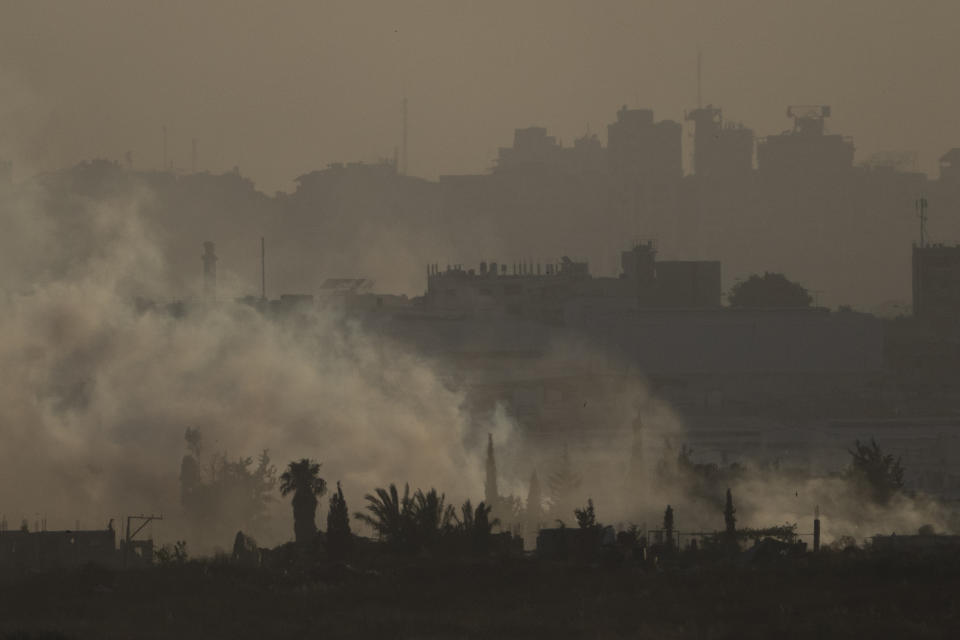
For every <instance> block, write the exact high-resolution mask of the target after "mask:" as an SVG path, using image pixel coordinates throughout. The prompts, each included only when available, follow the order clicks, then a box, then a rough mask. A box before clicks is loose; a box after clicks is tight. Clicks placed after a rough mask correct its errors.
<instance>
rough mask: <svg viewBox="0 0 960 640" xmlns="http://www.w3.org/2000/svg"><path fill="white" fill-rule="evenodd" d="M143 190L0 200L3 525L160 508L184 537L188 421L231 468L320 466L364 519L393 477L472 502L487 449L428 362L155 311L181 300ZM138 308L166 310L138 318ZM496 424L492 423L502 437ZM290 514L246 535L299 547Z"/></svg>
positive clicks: (227, 316) (169, 526) (229, 316)
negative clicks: (59, 203)
mask: <svg viewBox="0 0 960 640" xmlns="http://www.w3.org/2000/svg"><path fill="white" fill-rule="evenodd" d="M149 197H150V195H149V193H147V192H138V193H133V194H130V195H128V196H126V197H124V198H114V199H111V200H108V201H102V200H101V201H94V200H82V199H77V200H74V201H72V202H70V205H69V206H68V207H66V208H65V209H66V210H60V209H58V210H56V211H55V212H54V211H52V210H50V209H49V208H48V207H47V206H46V204H47V203H46V202H45V199H44V194H43V193H42V192H40V191H36V192H32V193H30V194H29V195H25V194H24V193H21V192H18V193H17V194H16V195H15V194H14V193H13V192H12V191H11V192H10V193H8V194H6V195H5V196H4V199H3V204H2V206H3V215H4V219H5V220H6V221H7V224H6V227H7V230H8V231H7V233H6V234H5V235H4V237H3V247H2V250H0V255H2V256H3V258H2V259H3V264H2V266H3V280H2V283H3V291H4V298H3V305H2V308H0V336H2V339H0V363H2V368H0V370H2V371H3V374H2V375H3V381H2V384H0V425H2V435H3V442H4V445H3V448H2V449H0V469H3V482H2V488H0V512H2V513H3V514H4V516H5V518H6V519H7V521H8V526H16V525H17V524H18V523H19V521H20V518H26V519H28V520H29V521H30V523H31V526H32V524H33V521H34V519H35V518H38V517H39V518H44V517H46V518H47V519H48V522H47V526H48V528H69V527H72V526H73V525H74V522H75V520H80V522H81V526H86V527H101V526H104V525H106V523H107V520H108V519H109V518H119V517H121V516H123V515H124V514H130V513H141V512H164V514H165V515H166V516H167V517H166V519H165V521H164V523H163V524H162V525H160V531H161V532H162V535H163V537H166V538H167V539H169V538H170V537H172V536H176V535H178V534H179V533H181V531H182V530H183V529H182V525H183V523H182V522H178V515H177V514H178V513H179V505H178V501H179V489H178V477H177V474H178V472H179V464H180V458H181V456H182V455H183V452H184V431H185V429H186V428H187V427H191V428H199V429H200V430H201V432H202V433H203V436H204V440H205V443H206V445H205V446H206V448H207V450H208V451H211V450H216V451H223V452H226V453H227V454H228V455H230V456H232V457H235V456H240V455H244V456H246V455H256V454H257V453H258V452H259V451H260V450H262V449H264V448H267V449H269V450H270V453H271V457H272V458H273V460H274V461H275V463H277V464H278V466H281V467H282V466H283V465H285V464H286V462H287V461H289V460H292V459H295V458H300V457H310V458H314V459H317V460H320V461H321V462H322V463H323V469H322V472H323V475H324V477H326V478H327V479H328V481H331V482H333V481H336V480H341V481H342V482H343V485H344V488H345V491H346V492H347V494H348V500H350V501H351V502H352V507H353V508H354V509H359V508H360V506H361V504H360V498H361V496H362V494H363V493H364V492H367V491H370V490H371V489H372V488H373V487H375V486H383V485H385V484H386V483H389V482H392V481H395V482H399V483H403V482H405V481H409V482H410V483H411V485H412V486H414V487H417V486H423V487H429V486H437V487H438V488H440V489H441V490H444V491H446V492H448V494H449V495H451V496H456V497H457V498H459V499H463V498H466V497H468V496H476V495H477V492H478V490H479V489H480V488H481V487H482V478H481V476H480V470H481V469H482V465H481V462H482V460H481V459H480V458H479V457H478V452H482V450H480V449H474V448H473V447H472V446H468V444H467V443H468V442H472V440H471V439H470V438H469V437H468V436H469V434H468V417H467V416H466V415H465V413H464V412H463V411H462V409H461V405H462V401H463V398H462V395H461V394H460V393H459V392H457V391H455V390H453V389H451V388H449V387H448V385H447V384H445V382H444V380H443V379H441V378H440V377H439V376H438V375H437V374H436V373H435V372H434V370H433V369H432V368H431V366H430V364H429V363H427V362H426V361H424V360H422V359H420V358H418V357H415V356H414V355H412V354H410V353H408V352H405V351H403V350H401V349H399V348H397V347H395V346H393V345H391V344H389V343H387V342H385V341H382V340H379V339H376V338H373V337H371V336H369V335H365V334H364V333H363V332H362V331H361V330H360V329H359V328H358V327H356V326H354V325H352V324H351V323H350V322H348V321H346V320H345V319H343V318H340V317H337V316H335V315H325V314H317V315H315V316H314V317H311V318H309V320H308V321H301V322H296V321H291V322H275V321H272V320H269V319H266V318H264V317H263V316H262V315H261V314H260V313H259V312H257V311H256V310H254V309H252V308H249V307H246V306H243V305H237V304H233V303H224V304H220V305H216V306H209V307H206V308H203V307H200V306H196V307H191V308H190V309H189V311H188V313H186V315H185V316H184V317H180V318H177V317H174V316H173V315H171V314H169V313H167V312H166V311H165V310H164V307H163V304H162V303H163V302H164V301H167V300H169V299H170V298H171V297H172V295H173V294H174V293H175V292H173V291H170V290H169V289H167V288H166V285H165V270H166V265H165V264H164V261H163V258H162V256H161V254H160V252H159V251H158V250H157V248H156V246H157V244H156V242H155V241H154V237H153V236H152V234H151V228H150V225H149V224H148V223H147V222H146V221H145V220H144V219H143V218H142V217H141V216H140V215H139V211H140V209H141V206H142V204H143V202H144V201H145V200H147V199H149ZM61 209H63V208H62V207H61ZM198 256H199V244H198ZM198 265H199V260H198ZM138 297H139V298H141V299H149V300H153V301H159V302H160V303H161V304H160V305H159V306H158V307H156V308H154V309H153V310H145V309H144V307H145V305H144V304H143V303H142V301H141V302H139V303H138V302H137V299H138ZM497 419H498V420H500V421H501V423H502V424H500V425H493V426H491V427H490V428H495V429H496V430H497V432H498V434H504V433H507V432H509V431H510V429H511V427H510V425H509V421H507V420H506V418H505V417H503V415H502V414H501V415H500V417H499V418H497ZM278 497H279V496H278ZM325 502H326V501H325V500H324V501H323V504H324V505H325ZM288 511H289V506H288V505H287V504H286V503H285V502H284V503H282V504H281V503H277V504H276V505H275V508H274V515H275V516H276V517H274V518H271V520H270V522H271V524H270V526H269V527H268V528H267V529H266V530H264V531H257V532H253V533H255V534H257V535H260V536H262V538H263V540H262V541H263V542H278V541H282V540H284V539H287V538H289V537H290V535H291V534H290V532H289V531H287V529H289V513H288ZM322 513H323V511H321V515H322ZM203 542H204V543H207V544H209V543H219V544H221V545H222V546H226V545H228V544H229V542H230V541H229V540H222V541H203Z"/></svg>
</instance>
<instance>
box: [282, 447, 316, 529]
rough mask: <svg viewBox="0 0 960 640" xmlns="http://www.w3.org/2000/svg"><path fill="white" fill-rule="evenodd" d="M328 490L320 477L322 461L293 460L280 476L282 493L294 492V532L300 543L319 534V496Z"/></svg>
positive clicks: (292, 502) (292, 501)
mask: <svg viewBox="0 0 960 640" xmlns="http://www.w3.org/2000/svg"><path fill="white" fill-rule="evenodd" d="M326 490H327V482H326V481H325V480H324V479H323V478H321V477H320V463H319V462H314V461H312V460H310V459H308V458H303V459H301V460H300V461H299V462H291V463H290V464H289V465H287V470H286V471H284V472H283V474H282V475H281V476H280V493H281V494H283V495H284V496H286V495H288V494H290V493H292V494H293V499H292V500H291V504H292V505H293V533H294V536H295V537H296V541H297V543H298V544H303V543H307V542H309V541H310V540H312V539H313V538H314V536H316V534H317V522H316V515H317V496H322V495H323V494H324V493H325V492H326Z"/></svg>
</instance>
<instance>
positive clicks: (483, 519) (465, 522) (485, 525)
mask: <svg viewBox="0 0 960 640" xmlns="http://www.w3.org/2000/svg"><path fill="white" fill-rule="evenodd" d="M491 510H492V507H491V506H489V505H487V504H486V503H484V502H481V503H480V504H478V505H477V508H476V510H474V508H473V505H471V504H470V501H469V500H467V501H466V502H464V503H463V506H461V507H460V512H461V514H462V516H461V517H459V518H458V517H457V516H456V514H452V521H453V523H454V525H455V527H456V530H457V531H459V533H460V534H462V535H464V536H466V538H467V539H468V540H469V541H470V544H471V545H472V546H473V549H474V551H477V552H480V553H485V552H486V551H487V550H488V549H489V547H490V534H491V532H492V530H493V528H494V527H495V526H497V525H498V524H500V520H499V519H497V518H492V519H491V518H490V511H491Z"/></svg>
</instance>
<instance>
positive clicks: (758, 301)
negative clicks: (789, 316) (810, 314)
mask: <svg viewBox="0 0 960 640" xmlns="http://www.w3.org/2000/svg"><path fill="white" fill-rule="evenodd" d="M729 301H730V306H731V307H743V308H751V309H757V308H774V307H780V308H797V307H809V306H810V304H811V303H812V302H813V298H812V297H811V296H810V293H809V292H808V291H807V290H806V289H805V288H803V287H802V286H801V285H799V284H797V283H796V282H792V281H790V280H788V279H787V277H786V276H784V275H783V274H782V273H769V272H764V274H763V275H762V276H761V275H757V274H754V275H752V276H750V277H749V278H747V279H746V280H743V281H741V282H738V283H737V284H735V285H733V289H731V290H730V297H729Z"/></svg>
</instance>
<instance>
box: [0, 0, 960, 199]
mask: <svg viewBox="0 0 960 640" xmlns="http://www.w3.org/2000/svg"><path fill="white" fill-rule="evenodd" d="M5 14H6V16H5V19H4V21H3V26H2V27H0V87H2V90H3V94H4V95H5V99H4V104H3V106H2V107H0V158H3V159H5V160H10V161H12V162H13V163H14V175H15V176H16V178H17V179H23V178H26V177H28V176H30V175H32V174H34V173H37V172H43V171H50V170H56V169H60V168H63V167H66V166H70V165H73V164H76V163H77V162H80V161H82V160H85V159H91V158H96V157H105V158H109V159H112V160H117V161H121V162H123V160H124V157H125V154H126V153H127V152H128V151H129V152H131V154H132V159H133V166H134V168H137V169H143V170H148V169H154V168H160V167H161V165H162V158H163V144H162V134H161V130H162V127H163V126H166V127H167V132H168V133H167V135H168V143H167V144H168V152H167V154H168V155H167V158H168V162H169V163H171V164H172V165H173V166H174V167H175V168H177V169H189V168H190V167H191V165H192V156H191V140H192V139H194V138H195V139H197V141H198V143H197V144H198V149H197V168H198V169H200V170H209V171H212V172H221V171H229V170H230V169H232V168H233V167H234V166H237V167H239V168H240V170H241V172H242V173H243V174H244V175H247V176H249V177H251V178H252V179H253V180H254V181H255V183H256V185H257V188H258V189H260V190H261V191H264V192H266V193H272V192H273V191H274V190H290V189H291V188H292V180H293V179H294V178H295V177H296V176H298V175H300V174H303V173H305V172H308V171H311V170H314V169H319V168H323V167H325V166H326V165H327V164H329V163H333V162H353V161H366V162H374V161H376V160H377V159H379V158H392V157H393V154H394V149H395V147H399V146H400V145H401V138H402V107H401V104H402V98H403V96H404V95H405V96H406V97H407V99H408V104H409V116H408V128H409V142H408V155H409V174H410V175H416V176H422V177H425V178H431V179H435V178H436V177H437V176H439V175H441V174H461V173H479V172H483V171H485V170H486V169H487V168H489V166H490V165H491V164H492V163H493V160H494V159H495V157H496V152H497V148H498V147H500V146H509V145H510V143H511V141H512V136H513V130H514V129H515V128H521V127H526V126H532V125H540V126H545V127H547V128H548V130H549V132H550V134H551V135H555V136H557V137H558V138H559V139H561V140H562V141H564V143H565V144H570V143H572V141H573V139H574V138H575V137H578V136H581V135H583V134H584V133H585V132H587V131H588V130H589V131H591V132H594V133H597V134H599V135H600V137H601V139H602V140H604V139H605V137H606V136H605V130H606V125H607V124H608V123H609V122H612V121H613V120H614V119H615V112H616V109H618V108H619V107H620V105H622V104H628V105H631V106H636V107H646V108H651V109H653V110H654V112H655V117H656V118H657V119H658V120H659V119H671V120H675V121H678V122H681V121H682V120H683V114H684V110H688V109H691V108H693V107H695V106H696V100H697V95H696V93H697V87H696V59H697V50H698V49H699V50H700V51H701V52H702V60H703V62H702V101H703V103H704V104H707V103H712V104H714V105H717V106H720V107H722V108H723V109H724V116H725V117H726V118H727V119H728V120H730V121H740V122H743V123H744V124H745V125H746V126H748V127H751V128H753V129H754V131H755V132H756V134H757V135H758V136H763V135H768V134H773V133H778V132H780V131H783V130H785V129H787V128H789V126H790V124H791V123H790V121H789V120H788V119H787V118H786V117H785V109H786V106H787V105H790V104H811V103H812V104H829V105H831V106H832V107H833V115H832V117H831V119H830V120H829V121H828V123H827V124H828V127H829V128H830V130H831V131H832V132H835V133H842V134H844V135H847V136H851V137H852V138H853V139H854V142H855V144H856V147H857V156H856V160H857V161H858V162H860V161H863V160H866V159H867V158H868V157H869V156H870V155H871V154H873V153H875V152H881V151H887V150H907V151H914V152H916V153H917V154H918V164H917V168H918V169H919V170H922V171H925V172H927V173H928V174H931V175H935V173H936V168H937V159H938V158H939V156H940V155H942V154H943V153H945V152H946V151H947V150H948V149H949V148H951V147H953V146H956V145H957V144H958V143H960V122H958V121H957V120H956V119H955V118H954V117H953V115H954V111H955V106H954V105H955V104H956V102H957V100H958V98H960V89H956V88H954V87H953V86H952V85H951V84H949V83H943V82H935V81H934V80H933V79H934V78H935V77H936V76H935V74H936V73H937V72H938V70H939V69H940V68H941V67H942V66H943V65H945V64H947V62H948V61H949V60H951V59H952V58H954V57H955V54H956V52H957V50H958V49H960V44H958V43H957V42H956V39H955V38H954V36H953V34H952V33H951V28H952V25H953V24H956V22H957V20H958V18H960V7H958V6H957V5H956V4H955V3H948V2H927V3H923V4H922V5H911V6H909V7H908V6H907V5H906V4H903V3H884V4H883V6H881V7H878V6H877V4H876V3H866V2H859V1H858V2H847V3H843V5H841V6H837V5H835V4H832V3H827V2H821V1H819V0H817V1H812V2H806V3H804V5H803V8H802V10H801V11H796V10H788V9H787V8H786V7H785V5H783V6H772V5H769V4H768V3H759V2H748V1H744V0H737V1H735V2H728V3H724V6H723V7H720V6H717V5H716V4H715V3H707V2H689V1H688V2H681V3H672V4H670V5H667V4H666V3H652V2H651V3H635V2H620V1H613V2H604V3H601V5H600V6H599V7H598V6H595V5H594V6H591V7H587V6H583V5H579V4H576V3H563V4H558V3H523V4H522V5H519V6H517V5H513V4H511V5H509V8H508V7H506V6H505V5H504V4H503V3H497V2H494V3H489V2H488V3H472V2H471V3H457V4H450V3H436V2H419V3H406V4H404V5H402V6H399V5H394V4H392V3H381V2H363V3H351V4H346V3H342V4H336V3H334V4H329V5H324V6H317V5H314V4H313V3H303V2H285V3H280V4H279V5H270V6H258V5H257V4H255V3H249V2H242V3H238V2H230V3H223V2H207V3H203V4H202V5H195V4H193V3H184V2H171V3H164V4H163V5H162V6H160V5H156V4H153V3H144V2H129V3H124V4H122V5H120V6H111V4H110V3H106V2H75V3H70V4H69V5H66V4H61V3H48V2H30V3H22V2H11V3H8V5H7V8H6V10H5ZM504 16H508V17H507V18H504ZM684 145H685V147H687V149H686V150H685V154H684V162H685V164H687V165H689V160H690V158H689V140H688V139H687V134H686V133H685V135H684ZM687 170H688V171H689V166H687Z"/></svg>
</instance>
